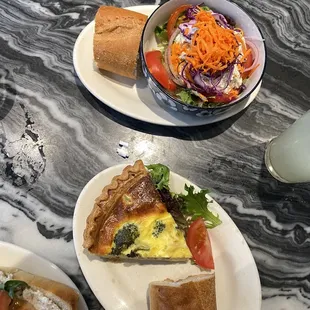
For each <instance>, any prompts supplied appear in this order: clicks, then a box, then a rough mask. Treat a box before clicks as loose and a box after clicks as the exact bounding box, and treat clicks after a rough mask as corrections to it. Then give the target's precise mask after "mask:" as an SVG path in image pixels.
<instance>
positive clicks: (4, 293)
mask: <svg viewBox="0 0 310 310" xmlns="http://www.w3.org/2000/svg"><path fill="white" fill-rule="evenodd" d="M78 298H79V295H78V293H77V292H76V291H75V290H74V289H73V288H71V287H69V286H67V285H65V284H62V283H59V282H56V281H53V280H50V279H46V278H43V277H40V276H37V275H34V274H31V273H28V272H25V271H23V270H20V269H16V268H2V267H0V309H1V310H77V304H78Z"/></svg>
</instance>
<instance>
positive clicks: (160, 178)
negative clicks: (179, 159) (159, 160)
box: [146, 164, 170, 190]
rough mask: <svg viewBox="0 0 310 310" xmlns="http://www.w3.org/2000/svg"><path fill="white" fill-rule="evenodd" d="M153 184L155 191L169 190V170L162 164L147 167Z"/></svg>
mask: <svg viewBox="0 0 310 310" xmlns="http://www.w3.org/2000/svg"><path fill="white" fill-rule="evenodd" d="M146 168H147V169H148V170H149V173H150V175H151V178H152V180H153V183H154V184H155V187H156V189H157V190H161V189H163V188H166V189H168V190H169V177H170V169H169V168H168V167H167V166H165V165H162V164H153V165H147V166H146Z"/></svg>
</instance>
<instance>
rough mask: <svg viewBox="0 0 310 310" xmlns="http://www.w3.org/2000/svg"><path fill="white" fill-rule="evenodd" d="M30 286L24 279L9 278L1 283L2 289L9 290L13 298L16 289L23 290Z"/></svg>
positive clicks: (0, 288) (0, 287)
mask: <svg viewBox="0 0 310 310" xmlns="http://www.w3.org/2000/svg"><path fill="white" fill-rule="evenodd" d="M26 287H28V284H27V283H26V282H24V281H19V280H9V281H6V282H5V283H2V284H0V290H4V291H7V292H8V294H9V296H10V297H11V298H12V299H13V298H14V294H15V293H16V291H19V290H22V289H24V288H26Z"/></svg>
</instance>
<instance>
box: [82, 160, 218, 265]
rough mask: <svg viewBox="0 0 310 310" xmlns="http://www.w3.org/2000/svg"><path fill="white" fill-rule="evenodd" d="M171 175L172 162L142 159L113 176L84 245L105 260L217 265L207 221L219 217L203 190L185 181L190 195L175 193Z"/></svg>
mask: <svg viewBox="0 0 310 310" xmlns="http://www.w3.org/2000/svg"><path fill="white" fill-rule="evenodd" d="M169 177H170V170H169V168H168V167H166V166H164V165H162V164H154V165H148V166H145V165H144V163H143V162H142V161H141V160H138V161H136V163H135V164H134V165H133V166H127V167H126V168H125V169H124V170H123V171H122V173H121V174H120V175H118V176H115V177H114V178H113V179H112V181H111V183H110V184H108V185H107V186H105V187H104V188H103V190H102V193H101V195H100V196H99V197H98V198H97V199H96V200H95V203H94V206H93V209H92V211H91V213H90V214H89V216H88V218H87V221H86V227H85V230H84V236H83V237H84V242H83V246H84V248H85V249H87V250H88V251H89V252H90V253H92V254H95V255H98V256H102V257H104V258H107V259H115V258H118V259H124V258H126V259H127V258H129V259H132V258H135V259H156V260H165V261H168V260H169V261H179V262H182V261H183V262H186V261H187V260H189V259H191V258H193V259H194V260H195V262H196V263H197V264H199V265H200V266H201V267H202V268H206V269H214V264H213V258H212V251H211V243H210V240H209V237H208V235H207V229H206V226H205V225H206V224H207V225H208V226H207V227H209V228H212V227H215V226H217V225H219V224H220V223H221V221H220V219H219V218H218V216H215V215H214V214H213V213H212V212H211V211H210V210H209V209H208V202H209V201H208V200H207V198H206V197H205V194H206V191H205V190H201V191H200V192H198V193H195V192H194V187H193V186H187V185H186V184H185V190H186V191H188V193H187V194H175V193H171V192H170V189H169ZM197 217H198V218H197ZM201 217H204V220H202V218H201ZM197 233H198V234H197Z"/></svg>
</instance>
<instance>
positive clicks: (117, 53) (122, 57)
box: [93, 6, 147, 79]
mask: <svg viewBox="0 0 310 310" xmlns="http://www.w3.org/2000/svg"><path fill="white" fill-rule="evenodd" d="M146 20H147V16H146V15H143V14H140V13H137V12H133V11H129V10H126V9H121V8H116V7H112V6H101V7H100V8H99V9H98V11H97V14H96V17H95V34H94V45H93V49H94V59H95V62H96V64H97V66H98V68H100V69H104V70H107V71H110V72H113V73H116V74H119V75H122V76H125V77H129V78H132V79H136V77H137V71H138V70H137V69H138V67H137V60H138V55H139V44H140V40H141V35H142V30H143V27H144V25H145V22H146Z"/></svg>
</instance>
